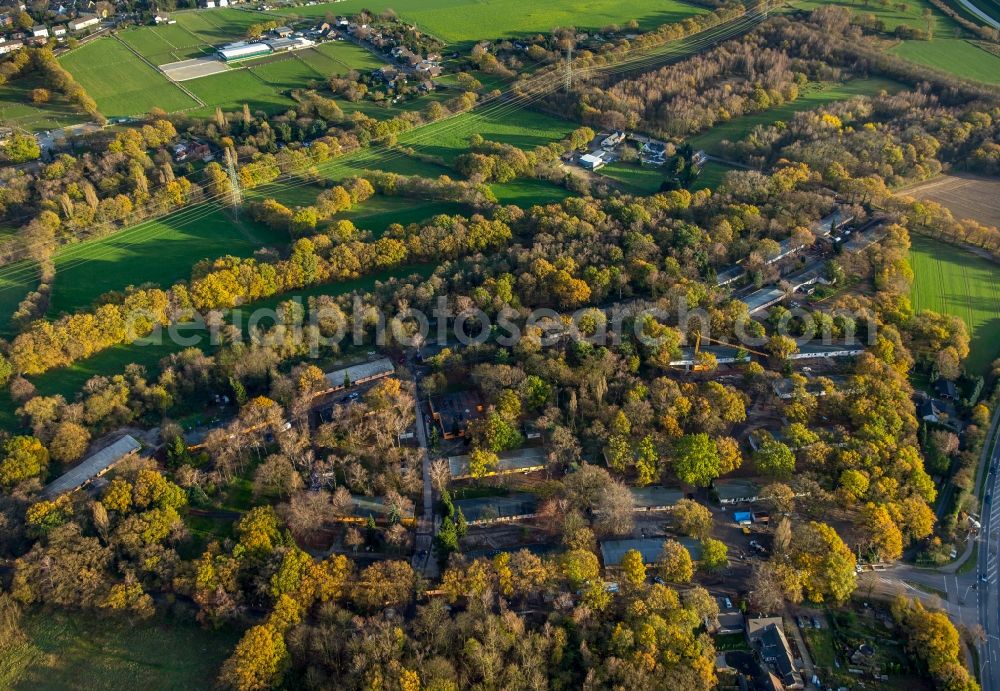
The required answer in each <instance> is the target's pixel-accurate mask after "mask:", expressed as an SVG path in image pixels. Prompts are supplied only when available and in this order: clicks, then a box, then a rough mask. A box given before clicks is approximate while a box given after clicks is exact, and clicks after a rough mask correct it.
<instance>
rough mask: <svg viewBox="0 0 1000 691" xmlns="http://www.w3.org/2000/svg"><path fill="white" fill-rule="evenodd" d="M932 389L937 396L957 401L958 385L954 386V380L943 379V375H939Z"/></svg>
mask: <svg viewBox="0 0 1000 691" xmlns="http://www.w3.org/2000/svg"><path fill="white" fill-rule="evenodd" d="M934 390H935V391H936V392H937V395H938V398H940V399H942V400H945V401H957V400H958V399H959V397H960V396H959V393H958V387H957V386H955V382H953V381H950V380H948V379H945V378H944V377H939V378H938V380H937V381H936V382H934Z"/></svg>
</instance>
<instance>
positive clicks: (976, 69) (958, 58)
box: [892, 37, 1000, 84]
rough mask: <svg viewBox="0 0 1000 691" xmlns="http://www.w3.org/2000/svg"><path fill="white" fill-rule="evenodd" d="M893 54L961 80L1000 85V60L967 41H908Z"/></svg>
mask: <svg viewBox="0 0 1000 691" xmlns="http://www.w3.org/2000/svg"><path fill="white" fill-rule="evenodd" d="M892 52H893V53H895V54H896V55H898V56H900V57H902V58H906V59H907V60H912V61H913V62H917V63H920V64H921V65H927V66H928V67H934V68H937V69H939V70H943V71H945V72H951V73H952V74H956V75H958V76H959V77H965V78H966V79H974V80H977V81H980V82H987V83H990V84H1000V57H998V56H996V55H994V54H992V53H990V52H989V51H987V50H984V49H983V48H980V47H979V46H977V45H975V44H973V43H970V42H969V41H966V40H964V39H960V38H950V37H942V38H935V39H934V40H933V41H930V42H927V41H904V42H902V43H901V44H900V45H898V46H896V47H895V48H893V50H892Z"/></svg>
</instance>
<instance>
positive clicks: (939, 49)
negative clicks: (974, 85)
mask: <svg viewBox="0 0 1000 691" xmlns="http://www.w3.org/2000/svg"><path fill="white" fill-rule="evenodd" d="M829 4H836V5H841V6H843V7H846V8H848V9H849V10H851V11H852V12H854V13H856V14H874V15H875V16H877V17H878V18H879V19H881V20H882V21H883V22H885V25H886V29H887V30H888V31H892V30H894V29H895V28H896V27H897V26H899V25H900V24H905V25H907V26H910V27H914V28H918V29H925V28H926V22H925V20H924V18H923V16H922V15H923V11H924V10H925V9H926V8H930V9H931V12H933V17H932V20H931V21H932V29H933V36H934V40H932V41H912V40H911V41H902V42H900V44H899V45H897V46H896V47H894V48H893V49H892V52H893V53H895V54H896V55H899V56H900V57H903V58H906V59H907V60H910V61H912V62H915V63H918V64H921V65H927V66H929V67H935V68H937V69H940V70H944V71H946V72H950V73H952V74H955V75H957V76H959V77H965V78H967V79H975V80H979V81H983V82H990V83H993V84H997V83H1000V57H997V56H996V55H992V54H990V53H988V52H987V51H985V50H982V49H981V48H977V47H976V46H974V45H972V44H970V43H968V42H966V41H964V40H962V39H956V38H955V37H954V31H955V29H956V27H957V24H956V23H955V22H954V21H952V20H951V19H950V18H949V17H946V16H945V15H944V14H942V13H941V12H940V11H939V10H937V9H936V8H935V7H934V6H933V5H931V4H930V3H929V2H926V0H911V1H909V2H905V3H887V4H886V5H884V6H882V5H879V4H877V3H869V4H862V3H857V4H855V3H853V2H851V1H850V0H795V2H794V3H793V7H795V8H799V9H806V10H811V9H815V8H817V7H820V6H821V5H829ZM950 4H951V5H952V6H953V7H955V8H959V7H960V4H959V3H957V2H953V3H950ZM980 4H986V3H985V2H981V3H980ZM900 7H905V8H906V9H905V11H904V10H901V9H900ZM959 11H961V10H959Z"/></svg>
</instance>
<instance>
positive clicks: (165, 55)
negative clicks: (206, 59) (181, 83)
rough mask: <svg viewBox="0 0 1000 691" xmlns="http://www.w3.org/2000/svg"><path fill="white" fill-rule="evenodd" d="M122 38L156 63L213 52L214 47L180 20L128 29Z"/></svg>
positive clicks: (161, 63) (122, 34)
mask: <svg viewBox="0 0 1000 691" xmlns="http://www.w3.org/2000/svg"><path fill="white" fill-rule="evenodd" d="M120 36H121V39H122V40H123V41H125V42H126V43H127V44H129V45H130V46H132V47H133V48H135V49H136V50H137V51H138V52H139V53H141V54H142V56H143V57H145V58H146V59H147V60H149V61H150V62H152V63H153V64H155V65H165V64H167V63H168V62H177V61H178V60H189V59H190V58H197V57H200V56H202V55H206V54H208V53H209V52H211V50H212V47H211V46H209V45H208V44H207V43H205V42H204V41H202V40H201V39H200V38H199V37H198V36H196V35H195V34H192V33H191V32H190V31H188V30H187V29H185V28H184V27H183V26H181V25H180V23H179V22H178V23H177V24H164V25H162V26H142V27H137V28H134V29H127V30H126V31H123V32H122V33H121V34H120Z"/></svg>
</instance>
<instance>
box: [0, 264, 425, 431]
mask: <svg viewBox="0 0 1000 691" xmlns="http://www.w3.org/2000/svg"><path fill="white" fill-rule="evenodd" d="M434 268H435V267H434V266H432V265H429V264H425V265H419V266H414V265H410V266H403V267H399V268H397V269H394V270H391V271H384V272H380V273H378V274H374V275H372V276H365V277H363V278H359V279H356V280H353V281H343V282H341V283H331V284H327V285H319V286H312V287H310V288H306V289H305V290H298V291H295V292H294V293H285V294H282V295H276V296H274V297H271V298H268V299H266V300H261V301H260V302H255V303H252V304H249V305H244V306H243V307H241V308H240V314H241V315H242V319H241V324H242V325H243V327H244V331H245V327H246V325H247V323H248V321H249V318H250V316H251V314H252V312H253V311H254V310H258V309H271V310H273V309H274V308H275V307H277V306H278V304H280V303H282V302H285V301H286V300H293V299H300V300H301V301H302V303H303V304H305V303H306V301H307V300H308V298H309V297H311V296H318V295H342V294H344V293H350V292H353V291H355V290H357V291H362V292H366V291H369V290H371V289H372V288H373V287H374V286H375V283H376V282H378V281H387V280H389V279H390V278H393V277H401V276H410V275H413V274H420V275H422V276H428V275H430V273H431V272H432V271H433V270H434ZM227 319H229V320H232V314H231V313H228V314H227ZM269 323H270V322H267V321H263V322H261V325H263V326H267V325H269ZM177 334H178V335H179V336H181V337H183V338H185V339H191V340H187V341H185V342H184V343H179V342H177V340H175V339H173V338H172V337H171V336H170V335H169V333H168V332H167V331H164V332H163V334H162V336H160V337H155V336H154V337H150V338H147V339H141V340H139V341H136V342H135V343H130V344H128V345H122V346H116V347H114V348H109V349H108V350H105V351H103V352H101V353H98V354H97V355H94V356H93V357H89V358H87V359H85V360H80V361H79V362H76V363H74V364H73V365H71V366H70V367H64V368H62V369H55V370H50V371H48V372H46V373H45V374H42V375H39V376H37V377H33V378H32V380H31V382H32V384H34V385H35V387H36V389H37V391H38V393H39V394H40V395H42V396H54V395H57V394H61V395H62V396H65V397H66V399H67V400H74V399H75V397H76V394H77V392H79V391H80V389H81V388H82V387H83V385H84V384H85V383H86V382H87V380H88V379H90V378H91V377H93V376H95V375H98V374H100V375H104V376H110V375H113V374H118V373H121V372H122V371H124V369H125V367H126V366H127V365H129V364H131V363H136V364H139V365H142V366H143V367H145V368H146V370H147V372H148V373H149V375H150V377H156V376H157V375H158V374H159V371H160V368H159V363H160V361H161V360H162V359H163V358H165V357H166V356H168V355H170V354H172V353H176V352H179V351H181V350H183V349H184V348H186V347H190V346H196V347H198V348H201V349H202V350H203V351H204V352H206V353H213V352H215V350H216V348H217V345H215V344H212V343H211V340H210V338H209V334H208V332H207V331H206V330H205V329H204V328H203V327H198V326H197V325H191V328H181V329H178V330H177ZM0 423H4V424H6V425H8V428H13V427H14V425H15V424H16V423H15V422H14V417H13V405H12V403H11V402H10V399H9V398H8V397H6V396H5V395H4V396H0Z"/></svg>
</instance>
